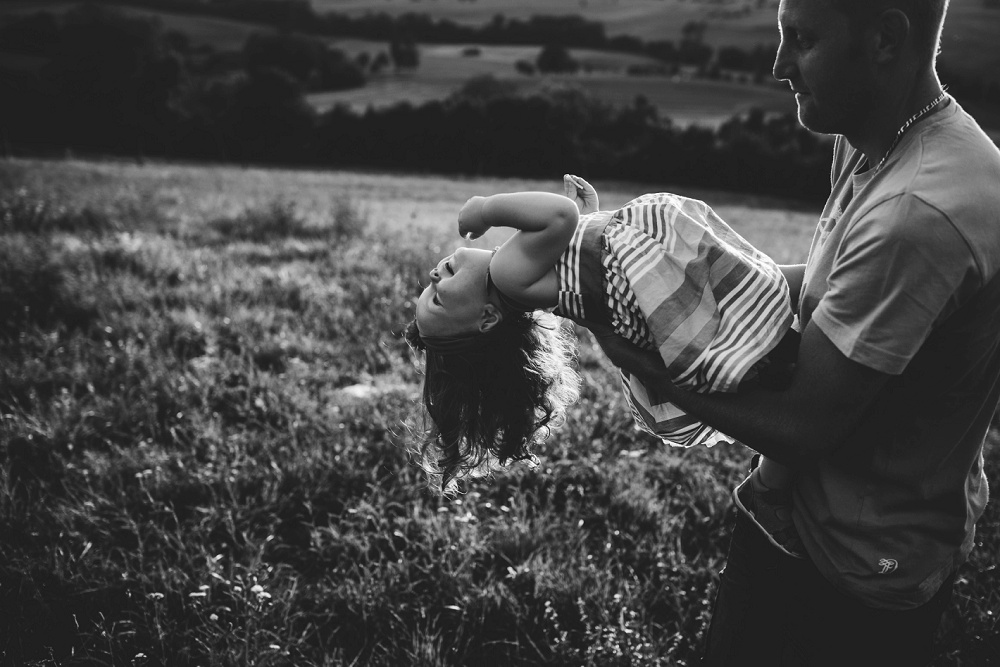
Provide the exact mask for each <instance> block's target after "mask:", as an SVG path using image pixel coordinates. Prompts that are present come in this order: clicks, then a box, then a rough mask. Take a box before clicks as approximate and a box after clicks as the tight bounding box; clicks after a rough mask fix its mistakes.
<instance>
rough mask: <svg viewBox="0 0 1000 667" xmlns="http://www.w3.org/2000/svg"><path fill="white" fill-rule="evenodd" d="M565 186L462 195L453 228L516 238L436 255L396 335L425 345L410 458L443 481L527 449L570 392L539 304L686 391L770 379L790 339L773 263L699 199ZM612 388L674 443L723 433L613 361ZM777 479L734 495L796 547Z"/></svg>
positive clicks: (779, 474)
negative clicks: (417, 457) (420, 427)
mask: <svg viewBox="0 0 1000 667" xmlns="http://www.w3.org/2000/svg"><path fill="white" fill-rule="evenodd" d="M564 189H565V196H563V195H558V194H554V193H550V192H513V193H503V194H496V195H492V196H490V197H473V198H471V199H470V200H469V201H468V202H466V204H465V205H464V206H463V207H462V209H461V211H460V212H459V215H458V228H459V229H458V231H459V233H460V234H461V235H462V236H464V237H465V238H467V239H473V238H478V237H480V236H482V235H483V234H484V233H485V232H486V231H487V230H488V229H490V228H491V227H509V228H512V229H514V230H516V231H515V233H514V234H513V235H512V236H511V237H510V238H509V239H508V240H507V241H506V242H505V243H504V244H503V245H501V246H500V247H499V248H497V249H495V250H493V251H492V252H491V251H489V250H483V249H477V248H467V247H461V248H458V249H457V250H455V252H454V253H452V254H451V255H448V256H447V257H445V258H443V259H442V260H441V261H440V262H438V264H437V266H435V267H434V268H433V269H432V270H431V271H430V280H431V282H430V284H429V285H428V286H427V287H426V288H425V289H424V290H423V292H422V293H421V294H420V297H419V298H418V300H417V305H416V313H415V315H416V316H415V318H414V320H413V321H412V322H410V324H409V325H408V326H407V330H406V338H407V342H408V343H409V344H410V345H411V347H413V348H414V349H416V350H419V351H423V352H424V354H425V371H424V375H425V379H424V389H423V403H424V407H425V409H426V410H427V414H428V415H429V416H430V418H431V422H432V428H431V429H430V433H429V437H428V438H427V440H426V441H425V442H424V444H423V447H422V453H423V455H424V459H425V465H429V466H430V467H431V469H432V470H433V471H434V472H437V473H439V474H440V475H441V476H442V488H443V489H444V490H449V489H452V488H454V484H455V482H456V481H457V480H458V479H460V478H462V477H464V476H466V475H468V474H470V473H473V472H474V471H477V470H481V469H483V468H489V467H492V466H494V465H495V464H500V465H503V464H506V463H507V462H510V461H517V460H524V459H531V458H533V456H532V453H531V446H532V445H533V444H534V443H535V442H536V441H537V440H539V439H541V438H543V437H544V434H545V433H547V429H548V426H550V425H551V424H552V423H553V422H554V420H558V419H559V418H560V417H561V413H562V410H563V408H564V407H565V406H566V405H567V404H568V403H570V402H572V401H574V400H575V399H576V397H577V395H578V394H577V385H578V382H579V379H578V377H577V376H576V374H575V372H574V371H573V370H572V366H571V363H572V360H573V346H572V342H571V340H570V336H569V334H567V332H566V331H565V330H564V329H563V328H562V327H559V326H557V325H556V324H555V322H554V320H553V319H552V317H551V315H548V313H547V312H546V311H548V312H551V313H553V314H555V315H559V316H562V317H565V318H568V319H570V320H573V321H575V322H577V323H579V324H581V325H583V326H585V327H587V328H589V329H591V330H592V331H594V332H595V333H597V334H599V335H612V334H613V335H617V336H621V337H623V338H625V339H626V340H628V341H629V342H631V343H633V344H635V345H638V346H640V347H642V348H644V349H647V350H655V351H658V352H659V354H660V357H661V358H662V360H663V362H664V364H665V366H666V372H667V374H668V375H669V378H670V379H671V380H672V381H673V382H674V383H676V384H678V385H680V386H683V387H687V388H690V389H694V390H696V391H736V390H738V389H739V386H740V385H741V383H746V382H768V381H774V377H776V376H777V375H778V374H776V373H774V372H773V371H775V369H778V368H782V367H786V366H784V364H783V362H782V361H781V360H782V359H783V358H785V357H786V355H787V352H788V350H789V349H790V348H794V346H795V344H796V341H797V334H796V333H795V332H794V331H793V330H791V328H790V327H791V323H792V310H791V300H790V295H789V288H788V284H787V282H786V281H785V278H784V277H783V275H782V272H781V270H780V269H779V267H778V266H777V265H776V264H775V263H774V262H773V261H771V260H770V259H769V258H768V257H766V256H765V255H764V254H762V253H761V252H759V251H758V250H757V249H755V248H754V247H753V246H751V245H750V244H749V243H748V242H747V241H745V240H744V239H743V238H742V237H740V236H739V235H738V234H737V233H736V232H735V231H733V230H732V229H731V228H730V227H728V226H727V225H726V224H725V223H724V222H723V221H722V220H721V219H720V218H719V217H718V216H717V215H716V214H715V212H714V211H713V210H712V209H711V208H709V207H708V206H707V205H706V204H704V203H703V202H700V201H697V200H694V199H688V198H685V197H680V196H678V195H673V194H668V193H655V194H647V195H643V196H641V197H638V198H636V199H633V200H632V201H630V202H628V203H627V204H625V205H624V206H623V207H621V208H619V209H617V210H614V211H601V210H599V200H598V196H597V192H596V191H595V190H594V188H593V187H592V186H591V185H590V184H589V183H587V182H586V181H584V180H583V179H581V178H579V177H575V176H570V175H567V176H565V177H564ZM791 359H794V350H793V354H792V356H791ZM622 384H623V389H624V391H625V396H626V399H627V402H628V404H629V406H630V408H631V409H632V413H633V416H634V417H635V421H636V424H637V425H638V426H639V428H641V429H643V430H645V431H646V432H648V433H651V434H653V435H655V436H657V437H659V438H661V439H663V440H665V441H667V442H669V443H671V444H673V445H678V446H684V447H687V446H692V445H697V444H706V445H712V444H715V443H717V442H719V441H722V440H725V439H726V438H725V436H724V435H722V434H721V433H719V432H718V431H716V430H714V429H712V428H711V427H709V426H708V425H706V424H703V423H701V422H699V421H697V420H696V419H694V418H693V417H691V416H690V415H687V414H685V413H684V412H682V411H681V410H679V409H678V408H677V407H676V406H674V405H672V404H670V403H669V402H666V401H665V400H662V399H660V398H659V397H658V396H657V395H656V394H655V393H654V392H653V391H651V390H649V389H648V388H647V387H646V386H645V385H643V384H642V382H641V381H640V380H639V379H638V378H636V377H634V376H631V375H628V374H626V373H624V372H623V373H622ZM790 474H791V473H790V472H789V471H788V470H787V469H786V468H784V467H783V466H781V465H779V464H777V463H775V462H773V461H768V460H763V461H762V463H761V465H760V466H759V467H758V468H757V469H756V470H755V471H754V473H753V474H752V475H751V476H750V477H749V478H748V480H747V482H745V483H744V484H742V485H741V486H740V487H739V488H738V489H737V490H736V492H735V493H734V498H735V500H736V503H737V505H738V506H739V507H740V509H741V510H742V511H745V512H747V513H748V514H749V515H750V516H751V518H753V519H754V520H755V522H757V524H758V526H759V527H760V528H761V530H763V531H764V533H765V534H767V535H768V537H769V539H770V540H771V541H772V543H774V544H775V545H776V546H778V547H779V548H781V549H782V550H784V551H786V552H788V553H791V554H792V555H797V545H796V544H795V543H796V540H797V537H796V536H795V535H794V528H793V527H792V526H791V521H790V512H789V511H788V510H789V503H790V494H789V492H788V490H787V486H788V484H789V481H790ZM765 482H766V483H765Z"/></svg>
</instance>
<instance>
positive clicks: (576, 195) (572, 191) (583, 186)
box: [563, 174, 600, 215]
mask: <svg viewBox="0 0 1000 667" xmlns="http://www.w3.org/2000/svg"><path fill="white" fill-rule="evenodd" d="M563 191H564V192H565V194H566V196H567V197H569V198H570V199H572V200H573V201H574V203H576V206H577V208H579V209H580V214H581V215H586V214H588V213H594V212H596V211H599V210H600V209H599V208H598V207H599V205H600V204H599V202H598V200H597V190H595V189H594V186H593V185H591V184H590V183H588V182H587V181H585V180H583V179H582V178H580V177H579V176H573V175H572V174H566V175H565V176H563Z"/></svg>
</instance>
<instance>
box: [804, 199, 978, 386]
mask: <svg viewBox="0 0 1000 667" xmlns="http://www.w3.org/2000/svg"><path fill="white" fill-rule="evenodd" d="M975 274H976V271H975V260H974V258H973V255H972V252H971V250H970V248H969V246H968V244H967V243H966V241H965V239H964V238H963V237H962V235H961V234H959V232H958V230H956V229H955V227H954V226H953V225H952V224H951V222H950V221H949V220H948V219H947V217H945V216H944V215H943V214H941V213H940V212H939V211H938V210H936V209H934V208H933V207H931V206H929V205H928V204H926V203H925V202H923V201H922V200H921V199H920V198H919V197H918V196H916V195H913V194H907V195H902V196H899V197H895V198H893V199H891V200H889V201H886V202H883V203H881V204H879V205H877V206H876V207H874V208H873V209H872V211H871V212H869V213H868V214H866V215H865V216H864V217H863V218H861V219H859V220H858V221H857V222H856V223H855V224H854V226H853V227H852V229H850V230H848V231H847V232H846V234H845V236H844V238H843V240H842V243H841V245H840V248H839V249H838V251H837V257H836V259H835V262H834V266H833V269H832V270H831V272H830V277H829V285H828V291H827V292H826V294H825V295H824V296H823V298H822V299H821V300H820V302H819V304H818V305H817V307H816V310H815V311H814V312H813V315H812V321H813V322H814V323H815V324H816V325H817V326H818V327H819V328H820V330H821V331H822V332H823V333H824V334H825V335H826V336H827V337H828V338H829V339H830V340H831V341H832V342H833V344H834V345H836V346H837V348H838V349H839V350H840V351H841V352H842V353H843V354H844V355H845V356H847V357H848V358H849V359H852V360H854V361H857V362H858V363H861V364H863V365H865V366H868V367H869V368H873V369H875V370H877V371H881V372H884V373H889V374H893V375H898V374H900V373H902V372H903V370H905V368H906V365H907V364H908V363H909V361H910V359H912V358H913V356H914V355H915V354H916V353H917V350H919V349H920V346H921V345H923V343H924V341H925V340H926V339H927V337H928V336H929V335H930V333H931V331H932V330H933V328H934V326H935V324H936V323H937V322H939V321H940V320H941V319H942V318H943V317H945V316H947V315H948V314H950V313H951V312H953V311H954V309H955V308H957V307H958V306H959V305H960V301H961V293H962V290H963V287H964V286H967V285H968V284H969V283H970V281H974V280H975Z"/></svg>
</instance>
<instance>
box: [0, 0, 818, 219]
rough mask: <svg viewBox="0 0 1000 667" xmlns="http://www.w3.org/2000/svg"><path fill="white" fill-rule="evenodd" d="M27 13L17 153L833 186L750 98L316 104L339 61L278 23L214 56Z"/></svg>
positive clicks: (575, 95) (15, 76)
mask: <svg viewBox="0 0 1000 667" xmlns="http://www.w3.org/2000/svg"><path fill="white" fill-rule="evenodd" d="M29 18H31V20H32V21H34V23H33V24H32V25H34V26H35V27H36V28H38V26H47V27H45V28H44V30H41V32H40V33H37V34H36V36H38V34H41V33H45V34H46V35H47V37H46V38H45V39H40V40H39V41H33V42H32V43H33V44H35V47H36V50H35V55H36V56H37V57H38V58H39V59H41V60H43V62H44V64H43V65H41V66H40V67H39V68H37V69H36V70H32V71H15V70H7V71H4V72H0V98H2V99H3V100H4V104H3V105H0V139H2V141H3V150H4V152H5V153H6V154H8V155H10V154H19V155H24V154H35V155H38V154H43V155H44V154H47V155H59V154H63V153H64V152H66V151H73V152H76V153H89V154H94V153H96V154H111V155H120V156H129V157H138V158H144V157H162V158H168V159H197V160H211V161H235V162H240V163H244V164H250V163H253V164H272V165H294V166H311V167H320V168H324V167H336V168H378V169H400V170H409V171H422V172H437V173H455V174H468V175H501V176H523V177H542V178H551V176H552V174H561V173H565V172H567V171H572V172H576V173H581V174H586V175H588V176H589V177H594V178H618V179H627V180H636V181H647V182H660V183H670V184H677V185H693V186H709V187H718V188H727V189H731V190H742V191H748V192H755V193H760V194H771V195H779V196H790V197H798V198H805V199H818V198H821V197H822V196H823V195H824V193H825V192H826V190H827V189H828V182H827V179H828V161H829V153H828V148H827V146H826V145H825V144H823V143H822V142H820V141H819V140H818V139H817V138H816V137H815V136H814V135H812V134H810V133H809V132H806V131H805V130H803V129H802V128H801V127H799V125H798V123H797V122H796V121H795V119H794V117H783V118H772V117H768V116H766V115H765V114H763V113H761V112H751V113H749V114H746V115H744V116H741V117H738V118H734V119H733V120H731V121H730V122H728V123H726V124H725V125H724V126H722V127H721V128H719V129H718V130H711V129H706V128H700V127H690V128H680V127H676V126H674V125H673V124H671V122H670V121H669V120H667V119H664V118H662V117H661V116H660V114H659V113H658V110H657V109H656V108H655V107H654V106H653V105H652V104H651V103H649V102H648V101H647V100H645V99H644V98H641V97H640V98H637V99H636V100H634V101H633V102H632V103H630V104H628V105H625V106H611V105H608V104H606V103H603V102H600V101H598V100H596V99H595V98H593V97H591V96H589V95H588V94H587V93H586V92H584V91H583V90H580V89H578V88H572V87H568V88H562V89H549V90H544V91H538V92H534V93H530V94H524V93H518V92H516V91H514V90H513V89H512V88H510V87H509V86H508V85H507V84H505V83H503V82H501V81H497V80H494V79H490V78H485V79H478V80H473V81H471V82H469V84H467V85H466V86H465V87H464V88H463V89H462V90H460V91H459V92H457V93H456V94H454V95H453V96H451V97H450V98H448V99H446V100H443V101H440V102H431V103H428V104H424V105H421V106H413V105H409V104H405V103H404V104H399V105H396V106H393V107H390V108H386V109H381V110H374V109H372V110H368V111H367V112H364V113H358V112H354V111H351V110H349V109H347V108H343V107H337V108H334V109H332V110H330V111H328V112H325V113H318V112H317V111H316V110H315V109H314V108H313V107H312V106H311V105H310V104H309V103H308V102H307V101H306V98H305V93H306V92H307V90H308V89H309V86H310V81H311V80H314V79H315V78H316V77H322V76H328V75H329V76H333V75H332V74H331V72H333V71H334V70H335V69H336V67H335V65H336V64H337V63H338V62H340V61H338V60H337V58H336V57H334V58H333V60H332V61H329V62H327V63H326V65H327V69H326V70H324V69H322V68H320V69H317V68H316V67H310V66H308V63H309V62H312V61H310V54H309V53H308V49H305V52H300V51H298V50H296V48H293V47H292V46H289V45H288V44H285V43H283V42H282V41H281V40H280V39H278V38H277V37H275V36H273V35H272V36H271V37H263V36H260V35H258V36H253V37H251V38H250V39H249V40H248V41H247V44H246V46H245V48H244V49H243V51H242V52H241V53H240V54H237V55H238V57H237V58H235V60H234V61H233V62H231V63H229V67H222V66H221V65H219V64H218V63H216V64H215V65H214V66H212V67H207V66H206V65H205V63H204V62H203V61H201V60H199V58H198V54H197V53H196V52H193V51H191V50H188V49H185V48H184V44H183V43H182V40H178V39H177V37H176V36H175V35H171V34H170V33H166V32H165V31H164V30H163V29H162V27H161V26H160V24H159V23H158V22H155V21H151V20H149V19H144V18H138V17H132V16H127V15H124V14H121V13H119V12H116V11H113V10H111V9H108V8H103V7H99V6H95V5H87V6H82V7H80V8H77V9H73V10H70V11H68V12H66V13H65V14H63V15H62V16H59V17H54V16H52V15H45V14H41V15H35V16H33V17H29ZM18 29H24V26H21V27H20V28H17V27H16V26H15V28H14V29H13V30H8V31H7V33H8V34H14V32H16V31H17V30H18ZM46 31H47V32H46ZM300 46H301V45H300ZM313 55H314V56H315V54H313ZM341 64H343V63H341ZM317 72H318V73H317ZM324 72H325V74H324Z"/></svg>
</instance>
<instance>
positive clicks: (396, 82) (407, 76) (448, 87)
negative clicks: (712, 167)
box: [309, 40, 795, 125]
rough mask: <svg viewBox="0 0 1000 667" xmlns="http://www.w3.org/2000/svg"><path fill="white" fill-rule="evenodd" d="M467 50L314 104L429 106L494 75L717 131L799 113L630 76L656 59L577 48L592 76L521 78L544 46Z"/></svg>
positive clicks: (779, 96)
mask: <svg viewBox="0 0 1000 667" xmlns="http://www.w3.org/2000/svg"><path fill="white" fill-rule="evenodd" d="M338 45H339V46H341V48H344V50H346V51H348V52H358V51H365V50H368V51H370V52H372V53H374V52H377V51H378V50H380V49H384V46H383V45H381V44H378V43H373V42H362V41H360V40H351V41H347V42H341V43H338ZM461 51H462V47H461V46H455V45H424V46H422V47H421V48H420V67H418V68H417V69H416V70H415V71H412V72H405V71H404V72H399V73H396V72H389V73H386V74H382V75H378V76H374V77H372V78H371V79H370V80H369V83H368V85H366V86H365V87H364V88H358V89H355V90H345V91H338V92H332V93H316V94H313V95H310V96H309V100H310V102H312V104H313V105H314V106H315V107H316V108H318V109H320V110H325V109H328V108H329V107H332V106H333V105H335V104H346V105H348V106H350V107H352V108H354V109H357V110H363V109H365V108H366V107H368V106H373V107H376V108H378V107H382V106H388V105H392V104H396V103H398V102H404V101H406V102H410V103H411V104H421V103H424V102H428V101H431V100H439V99H442V98H444V97H447V96H448V95H449V94H450V93H452V92H454V91H455V90H457V89H459V88H460V87H461V86H462V84H463V83H464V82H465V81H467V80H468V79H469V78H471V77H473V76H480V75H485V74H490V75H493V76H495V77H496V78H498V79H502V80H505V81H509V82H513V83H515V84H516V85H517V86H518V87H519V88H521V89H531V88H536V87H539V86H545V85H572V86H578V87H580V88H581V89H583V90H585V91H587V92H588V93H591V94H593V95H594V96H595V97H597V98H598V99H601V100H604V101H606V102H609V103H613V104H623V103H626V104H627V103H631V102H632V101H633V100H634V99H635V98H636V96H637V95H643V96H645V97H646V98H647V99H648V100H649V101H650V102H652V103H653V104H654V105H655V106H656V107H657V108H659V109H660V111H661V113H663V114H664V115H665V116H668V117H670V118H671V119H672V120H674V121H675V122H677V123H679V124H683V125H686V124H689V123H693V122H697V123H700V124H703V125H717V124H719V123H721V122H723V121H725V120H727V119H729V118H731V117H732V116H733V115H734V114H736V113H738V112H740V111H742V110H744V109H746V108H749V107H751V106H756V107H759V108H762V109H764V110H766V111H775V112H781V113H786V112H793V111H794V110H795V103H794V100H793V98H792V97H791V95H790V94H789V93H788V92H787V91H785V90H783V89H781V88H778V87H773V86H750V85H743V84H735V83H725V82H712V81H701V80H679V79H671V78H667V77H664V76H628V75H626V74H625V73H624V70H625V67H627V66H628V65H631V64H640V63H644V62H651V61H650V59H646V58H641V57H637V56H629V55H627V54H613V53H602V52H598V51H586V50H574V51H573V56H574V57H575V58H577V59H578V60H579V61H580V62H581V63H583V64H585V65H586V66H587V67H589V68H591V69H592V70H594V71H593V72H592V73H586V74H576V75H546V76H531V77H529V76H524V75H521V74H518V73H517V72H516V70H515V69H514V63H515V62H516V61H517V60H520V59H525V60H529V61H534V59H535V57H536V56H537V54H538V48H537V47H528V46H483V47H481V54H480V55H478V56H474V57H468V56H462V55H461Z"/></svg>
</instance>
